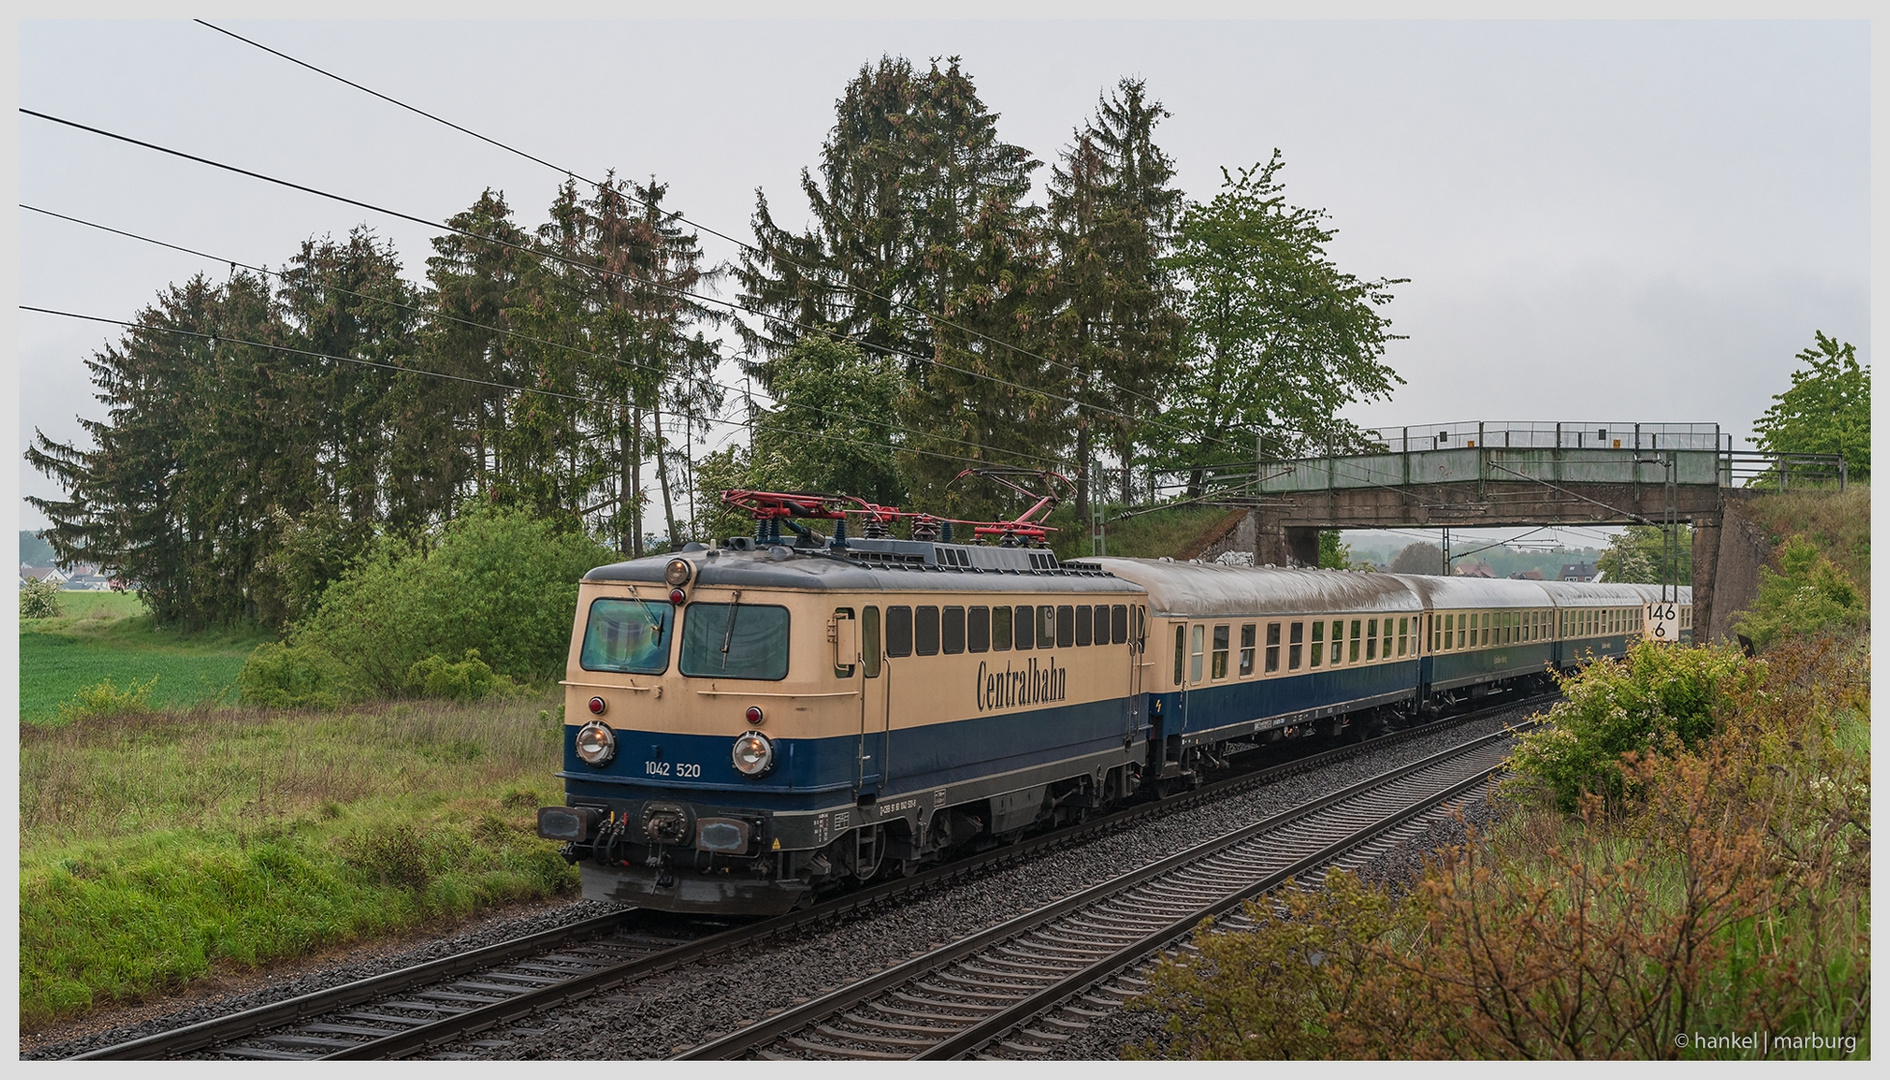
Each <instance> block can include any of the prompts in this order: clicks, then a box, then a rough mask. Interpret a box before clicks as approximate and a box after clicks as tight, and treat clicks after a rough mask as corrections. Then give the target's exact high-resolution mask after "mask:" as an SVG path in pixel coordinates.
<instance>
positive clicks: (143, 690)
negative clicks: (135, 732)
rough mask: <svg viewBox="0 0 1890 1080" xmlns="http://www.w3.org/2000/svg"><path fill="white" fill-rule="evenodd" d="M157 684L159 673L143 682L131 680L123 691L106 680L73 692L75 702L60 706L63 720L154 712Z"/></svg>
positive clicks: (68, 721)
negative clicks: (152, 706) (153, 693)
mask: <svg viewBox="0 0 1890 1080" xmlns="http://www.w3.org/2000/svg"><path fill="white" fill-rule="evenodd" d="M155 686H157V676H156V675H153V676H151V677H150V678H149V679H147V680H145V681H144V682H143V683H135V682H127V683H126V684H125V688H124V689H123V690H120V689H118V687H117V686H115V685H113V683H112V681H111V680H110V679H106V680H105V681H104V682H101V683H99V684H97V685H95V686H88V687H86V688H85V689H83V690H81V691H79V692H78V693H77V694H75V695H73V698H72V700H71V701H68V702H66V703H65V704H63V705H60V706H59V722H60V723H62V724H70V723H72V722H74V721H77V720H99V719H104V718H107V717H115V716H142V715H144V714H146V713H149V712H150V711H151V690H152V688H153V687H155Z"/></svg>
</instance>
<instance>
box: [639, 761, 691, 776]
mask: <svg viewBox="0 0 1890 1080" xmlns="http://www.w3.org/2000/svg"><path fill="white" fill-rule="evenodd" d="M643 775H645V776H668V777H674V778H676V779H678V780H699V779H701V778H702V766H700V765H692V764H690V763H689V762H686V761H678V762H673V763H672V762H668V761H646V762H644V763H643Z"/></svg>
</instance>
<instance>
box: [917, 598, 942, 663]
mask: <svg viewBox="0 0 1890 1080" xmlns="http://www.w3.org/2000/svg"><path fill="white" fill-rule="evenodd" d="M912 638H913V644H914V645H915V646H916V647H915V648H914V649H913V650H912V651H913V652H915V653H917V654H918V655H920V656H937V655H938V606H937V605H935V604H921V605H920V606H919V607H918V609H917V610H915V611H914V612H913V615H912Z"/></svg>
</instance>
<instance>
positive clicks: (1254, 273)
mask: <svg viewBox="0 0 1890 1080" xmlns="http://www.w3.org/2000/svg"><path fill="white" fill-rule="evenodd" d="M1283 166H1284V161H1283V159H1282V158H1281V156H1280V154H1279V152H1278V151H1277V150H1276V151H1275V152H1274V154H1273V157H1272V158H1271V159H1270V160H1268V161H1267V162H1265V163H1262V164H1258V165H1255V166H1253V167H1251V168H1247V169H1241V170H1239V171H1238V172H1232V173H1230V172H1228V171H1227V170H1225V169H1223V170H1222V171H1221V176H1222V179H1223V183H1222V188H1221V192H1220V194H1218V195H1216V196H1215V197H1214V198H1213V199H1212V200H1210V201H1208V202H1206V203H1197V204H1193V205H1190V206H1189V207H1188V208H1187V210H1186V211H1185V212H1184V213H1183V214H1182V220H1181V238H1180V242H1179V245H1178V250H1177V251H1176V253H1175V255H1174V257H1173V264H1174V266H1175V268H1176V270H1177V271H1179V272H1180V273H1181V274H1182V276H1183V278H1184V279H1185V281H1186V285H1187V291H1186V298H1185V300H1184V301H1183V305H1182V311H1183V313H1184V314H1185V315H1186V317H1187V322H1188V332H1187V336H1186V337H1185V339H1184V346H1183V354H1182V355H1183V358H1184V360H1185V361H1186V363H1187V370H1186V374H1185V375H1184V376H1183V377H1182V379H1181V384H1180V387H1179V388H1178V390H1177V391H1176V392H1175V393H1174V394H1173V395H1172V401H1173V404H1172V406H1171V407H1170V408H1169V409H1168V411H1167V412H1166V413H1165V414H1164V416H1163V419H1164V420H1165V421H1166V424H1165V426H1164V428H1163V431H1162V432H1161V433H1160V434H1159V435H1158V436H1157V437H1158V438H1160V439H1162V440H1163V441H1164V442H1165V444H1166V445H1165V450H1166V457H1167V459H1168V461H1169V462H1170V464H1171V465H1172V466H1173V467H1174V468H1177V469H1187V470H1189V471H1190V494H1198V493H1199V490H1200V488H1201V485H1202V483H1203V481H1204V479H1205V471H1204V470H1203V469H1202V468H1201V467H1200V463H1202V462H1225V461H1228V460H1229V459H1230V458H1231V459H1233V460H1235V461H1238V460H1240V459H1241V458H1244V457H1246V456H1247V455H1250V454H1252V453H1253V452H1254V433H1255V432H1263V433H1266V434H1267V443H1266V446H1265V451H1266V453H1267V455H1268V456H1270V457H1271V456H1275V455H1285V454H1290V453H1293V452H1296V451H1298V450H1302V449H1306V448H1308V447H1315V446H1316V447H1322V448H1323V445H1324V444H1325V443H1326V442H1327V441H1332V442H1334V443H1335V444H1336V445H1337V446H1338V447H1339V448H1349V447H1354V446H1359V445H1360V444H1362V443H1363V441H1364V440H1363V437H1362V433H1361V432H1360V431H1359V430H1358V428H1357V427H1356V426H1355V425H1353V424H1351V423H1350V422H1348V421H1345V420H1342V419H1340V418H1339V415H1338V413H1339V410H1340V409H1341V408H1343V407H1345V406H1346V405H1349V404H1351V403H1353V402H1356V401H1374V400H1380V399H1383V398H1387V397H1389V396H1390V394H1391V391H1392V388H1393V387H1395V386H1398V385H1400V384H1402V383H1403V382H1404V380H1403V379H1401V378H1399V377H1398V375H1397V373H1396V372H1394V371H1393V370H1392V369H1391V368H1390V366H1389V365H1387V364H1385V363H1384V361H1383V360H1382V359H1381V358H1382V356H1383V355H1384V351H1385V346H1386V345H1387V344H1388V343H1389V342H1391V341H1395V340H1397V339H1398V338H1399V336H1400V335H1397V334H1393V333H1392V332H1391V322H1390V320H1389V319H1387V318H1386V317H1385V315H1384V314H1383V313H1382V312H1381V311H1380V309H1381V308H1383V307H1384V306H1385V305H1386V304H1388V303H1390V302H1391V299H1392V294H1391V291H1390V290H1391V286H1393V285H1398V284H1401V283H1403V282H1404V281H1405V280H1407V279H1405V278H1376V279H1372V280H1361V279H1359V278H1358V277H1357V276H1355V275H1353V274H1350V273H1348V272H1346V271H1343V270H1341V269H1339V267H1338V265H1337V264H1336V263H1334V262H1333V260H1332V258H1331V257H1330V256H1329V255H1328V254H1327V253H1326V246H1327V245H1328V244H1330V243H1331V242H1332V238H1333V237H1334V236H1335V235H1336V230H1334V229H1332V228H1330V227H1329V226H1327V225H1326V224H1325V218H1326V214H1325V212H1324V211H1323V210H1309V209H1305V208H1303V207H1296V206H1293V205H1291V204H1289V203H1288V202H1287V201H1286V195H1285V186H1284V185H1283V184H1282V183H1280V181H1279V180H1278V179H1277V178H1276V177H1277V174H1278V173H1279V171H1280V169H1281V168H1282V167H1283ZM1181 433H1185V434H1181Z"/></svg>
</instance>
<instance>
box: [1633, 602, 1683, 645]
mask: <svg viewBox="0 0 1890 1080" xmlns="http://www.w3.org/2000/svg"><path fill="white" fill-rule="evenodd" d="M1641 625H1642V627H1643V629H1642V634H1643V635H1644V636H1645V637H1646V638H1647V639H1648V640H1649V641H1679V640H1680V605H1679V604H1678V603H1676V602H1674V601H1672V600H1661V601H1656V602H1655V603H1651V604H1648V605H1647V607H1646V609H1645V611H1644V612H1643V614H1642V624H1641Z"/></svg>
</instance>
